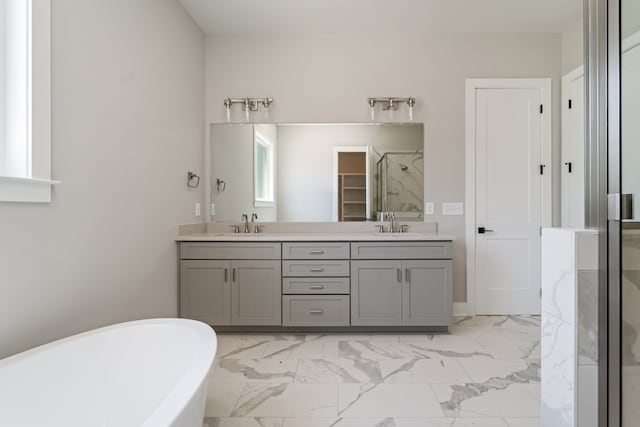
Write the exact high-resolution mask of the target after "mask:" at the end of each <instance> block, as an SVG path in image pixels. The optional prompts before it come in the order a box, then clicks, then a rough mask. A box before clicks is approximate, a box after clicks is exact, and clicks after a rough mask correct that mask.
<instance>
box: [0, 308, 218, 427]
mask: <svg viewBox="0 0 640 427" xmlns="http://www.w3.org/2000/svg"><path fill="white" fill-rule="evenodd" d="M146 325H170V326H179V327H184V328H187V329H190V330H192V331H194V332H195V333H196V336H197V342H198V343H199V346H198V347H199V348H198V349H197V351H196V352H195V355H194V358H193V359H192V360H191V363H190V365H189V367H188V368H187V369H185V371H184V374H183V375H182V376H181V377H180V379H179V380H178V382H177V383H176V384H175V385H174V387H173V388H172V389H171V390H169V392H168V393H167V394H166V396H165V397H164V398H163V399H162V400H161V401H160V402H159V403H158V405H157V406H156V407H155V408H152V409H151V411H150V412H149V415H148V416H147V418H146V419H145V421H144V423H143V424H142V426H155V425H158V424H164V423H166V424H167V425H171V423H173V422H174V421H175V420H176V419H177V418H178V417H179V416H180V414H182V412H183V410H184V409H185V408H186V407H187V405H188V404H189V403H190V402H191V400H192V399H193V398H194V397H195V394H196V393H197V392H198V390H199V389H200V387H201V386H202V383H203V382H205V381H207V379H208V377H209V374H210V372H211V369H212V367H213V362H214V360H215V356H216V351H217V336H216V333H215V331H214V330H213V328H212V327H211V326H209V325H207V324H205V323H203V322H200V321H197V320H192V319H182V318H153V319H142V320H132V321H126V322H121V323H116V324H113V325H107V326H103V327H100V328H96V329H91V330H89V331H85V332H80V333H78V334H75V335H71V336H68V337H65V338H61V339H59V340H55V341H52V342H49V343H46V344H43V345H40V346H37V347H34V348H31V349H29V350H25V351H23V352H21V353H18V354H15V355H13V356H9V357H7V358H4V359H0V369H3V368H10V366H11V365H12V364H15V363H18V362H21V361H24V360H27V359H29V358H31V357H33V356H35V355H37V354H40V353H42V352H45V351H48V350H51V349H53V348H56V347H59V346H62V345H64V344H67V343H69V342H72V341H76V340H79V339H82V338H84V337H88V336H92V335H99V334H101V333H104V332H109V331H113V330H117V329H126V328H131V327H136V326H146Z"/></svg>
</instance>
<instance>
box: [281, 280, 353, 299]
mask: <svg viewBox="0 0 640 427" xmlns="http://www.w3.org/2000/svg"><path fill="white" fill-rule="evenodd" d="M349 289H350V286H349V278H348V277H333V278H331V277H326V278H322V277H300V278H285V279H282V293H283V294H347V295H349Z"/></svg>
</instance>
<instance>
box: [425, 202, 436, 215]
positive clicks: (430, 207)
mask: <svg viewBox="0 0 640 427" xmlns="http://www.w3.org/2000/svg"><path fill="white" fill-rule="evenodd" d="M434 213H435V205H434V203H433V202H426V203H425V204H424V214H425V215H433V214H434Z"/></svg>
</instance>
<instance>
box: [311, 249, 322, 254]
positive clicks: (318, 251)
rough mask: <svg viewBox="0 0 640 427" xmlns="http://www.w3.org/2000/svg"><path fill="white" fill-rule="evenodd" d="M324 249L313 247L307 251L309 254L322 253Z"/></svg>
mask: <svg viewBox="0 0 640 427" xmlns="http://www.w3.org/2000/svg"><path fill="white" fill-rule="evenodd" d="M323 253H324V251H323V250H322V249H314V250H311V251H309V255H322V254H323Z"/></svg>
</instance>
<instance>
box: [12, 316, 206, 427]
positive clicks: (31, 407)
mask: <svg viewBox="0 0 640 427" xmlns="http://www.w3.org/2000/svg"><path fill="white" fill-rule="evenodd" d="M216 345H217V342H216V335H215V333H214V332H213V330H212V329H211V327H209V326H207V325H205V324H204V323H200V322H196V321H193V320H185V319H154V320H141V321H135V322H127V323H121V324H117V325H113V326H108V327H105V328H101V329H96V330H93V331H89V332H85V333H83V334H79V335H75V336H72V337H69V338H65V339H62V340H60V341H55V342H52V343H50V344H46V345H43V346H41V347H37V348H34V349H32V350H29V351H26V352H24V353H20V354H17V355H15V356H12V357H9V358H7V359H4V360H0V426H7V427H9V426H10V427H20V426H29V427H31V426H34V427H35V426H56V427H57V426H60V427H75V426H78V427H80V426H82V427H92V426H97V427H112V426H113V427H116V426H117V427H127V426H136V427H137V426H145V427H151V426H153V427H156V426H158V427H160V426H171V427H191V426H193V427H196V426H197V427H202V420H203V417H204V409H205V408H204V407H205V403H206V395H207V379H208V375H209V371H210V369H211V366H212V364H213V360H214V357H215V353H216Z"/></svg>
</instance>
